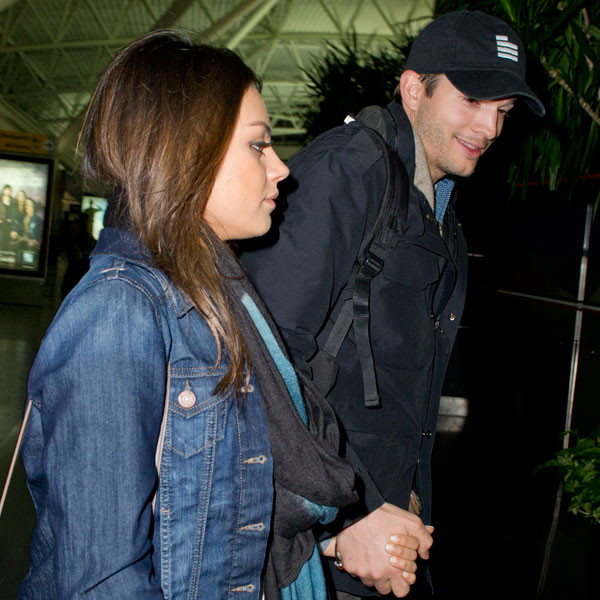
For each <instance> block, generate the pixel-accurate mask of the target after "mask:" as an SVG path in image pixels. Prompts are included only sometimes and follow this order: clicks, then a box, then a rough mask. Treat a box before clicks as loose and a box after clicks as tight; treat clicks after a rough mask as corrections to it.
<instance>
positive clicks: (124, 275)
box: [19, 229, 273, 600]
mask: <svg viewBox="0 0 600 600" xmlns="http://www.w3.org/2000/svg"><path fill="white" fill-rule="evenodd" d="M145 263H146V264H145ZM215 358H216V344H215V342H214V339H213V337H212V335H211V333H210V331H209V329H208V327H207V325H206V323H205V321H204V319H203V318H202V317H201V316H200V315H199V314H198V313H197V311H196V310H195V309H194V308H193V307H192V305H191V303H190V301H189V300H188V299H187V298H186V297H184V296H183V295H182V294H181V293H180V292H179V291H178V290H177V289H175V288H174V287H173V285H172V284H171V283H170V282H169V281H168V279H167V278H166V277H165V275H164V274H163V273H161V272H160V271H158V270H157V269H154V268H152V267H149V266H148V265H147V259H144V255H143V251H141V252H140V250H139V249H138V247H137V245H136V242H135V240H134V238H133V237H132V236H131V235H130V234H128V233H126V232H123V231H120V230H117V229H105V230H104V231H103V232H102V235H101V237H100V240H99V242H98V245H97V247H96V250H95V252H94V255H93V259H92V261H91V267H90V270H89V272H88V273H87V274H86V275H85V276H84V278H83V279H82V280H81V281H80V283H79V284H78V285H77V286H76V287H75V289H74V290H73V291H72V292H71V293H70V294H69V296H68V297H67V298H66V299H65V301H64V302H63V304H62V306H61V308H60V309H59V312H58V313H57V315H56V318H55V319H54V321H53V323H52V325H51V326H50V328H49V329H48V332H47V333H46V336H45V338H44V340H43V342H42V346H41V348H40V350H39V353H38V355H37V357H36V359H35V362H34V365H33V368H32V371H31V374H30V378H29V398H30V399H31V401H32V403H33V409H32V416H31V421H30V424H29V426H28V429H27V433H26V438H25V440H24V444H23V448H22V456H23V461H24V464H25V468H26V471H27V479H28V485H29V488H30V491H31V494H32V496H33V499H34V503H35V507H36V511H37V516H38V521H37V524H36V527H35V530H34V533H33V536H32V541H31V557H30V570H29V572H28V574H27V576H26V578H25V579H24V581H23V582H22V584H21V586H20V588H19V598H23V599H25V598H27V599H42V598H43V599H44V600H53V599H61V600H62V599H67V598H69V599H70V598H79V597H85V598H90V599H96V598H98V599H100V598H101V599H107V600H108V599H113V598H114V599H115V600H117V599H118V600H123V599H128V600H133V599H134V598H144V599H145V600H149V599H151V598H166V599H183V598H186V599H192V598H200V597H201V598H203V599H211V598H214V599H215V600H217V599H222V598H244V600H246V599H250V598H258V596H259V585H260V574H261V569H262V567H263V563H264V559H265V554H266V547H267V539H268V536H269V528H270V519H271V512H272V501H273V464H272V458H271V454H270V446H269V440H268V435H267V426H266V422H265V417H264V413H263V409H262V404H261V398H260V394H259V390H258V385H257V383H256V380H255V379H254V378H253V379H252V381H251V385H250V386H249V387H248V390H247V392H248V393H247V396H246V398H245V401H244V403H243V405H242V403H241V401H236V400H234V399H233V398H232V396H231V395H225V396H223V395H216V394H215V393H214V389H215V385H216V384H217V382H218V381H219V379H220V377H222V376H223V374H224V372H225V369H226V364H222V366H220V367H219V368H218V369H217V370H216V371H212V366H213V365H214V362H215ZM168 365H170V392H169V401H168V418H167V422H166V423H167V425H166V429H165V438H164V439H165V443H164V450H163V453H162V465H161V476H160V484H159V487H158V492H157V472H156V467H155V450H156V445H157V439H158V436H159V430H160V425H161V421H162V416H163V408H164V398H165V389H166V380H167V368H168ZM156 492H157V493H156ZM155 493H156V505H155V509H154V513H153V511H152V500H153V498H154V497H155Z"/></svg>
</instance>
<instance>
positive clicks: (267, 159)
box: [204, 86, 289, 240]
mask: <svg viewBox="0 0 600 600" xmlns="http://www.w3.org/2000/svg"><path fill="white" fill-rule="evenodd" d="M288 174H289V169H288V168H287V167H286V166H285V165H284V164H283V163H282V162H281V160H280V159H279V157H278V156H277V154H275V151H274V150H273V148H272V147H271V128H270V127H269V116H268V115H267V109H266V107H265V103H264V101H263V99H262V97H261V95H260V94H259V92H258V91H257V89H256V88H255V87H254V86H251V87H250V88H248V90H247V91H246V93H245V95H244V97H243V99H242V104H241V106H240V113H239V117H238V120H237V123H236V125H235V129H234V131H233V136H232V138H231V142H230V144H229V147H228V148H227V152H226V153H225V158H224V159H223V162H222V164H221V167H220V168H219V172H218V173H217V177H216V179H215V184H214V186H213V189H212V192H211V194H210V196H209V198H208V200H207V202H206V208H205V212H204V217H205V219H206V222H207V223H208V224H209V225H210V227H211V228H212V229H213V231H214V232H215V233H216V234H217V235H218V236H219V238H220V239H222V240H241V239H246V238H251V237H257V236H260V235H264V234H265V233H267V231H269V229H270V227H271V212H272V211H273V209H274V208H275V199H276V198H277V196H278V191H277V184H278V182H280V181H281V180H282V179H285V178H286V177H287V176H288Z"/></svg>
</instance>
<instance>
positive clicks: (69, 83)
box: [0, 0, 433, 167]
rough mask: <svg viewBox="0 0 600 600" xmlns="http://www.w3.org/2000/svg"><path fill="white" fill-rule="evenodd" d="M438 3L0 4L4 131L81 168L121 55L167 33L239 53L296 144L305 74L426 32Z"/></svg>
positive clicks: (48, 0) (45, 0) (83, 0)
mask: <svg viewBox="0 0 600 600" xmlns="http://www.w3.org/2000/svg"><path fill="white" fill-rule="evenodd" d="M432 11H433V0H431V1H424V0H0V86H1V88H0V129H3V130H12V131H25V132H33V133H42V134H46V135H50V136H53V137H55V138H56V140H57V146H58V155H59V158H60V160H61V162H63V163H64V164H65V166H67V167H70V166H72V165H73V156H74V146H75V142H76V138H77V134H78V132H79V128H80V125H81V117H82V114H83V112H84V110H85V107H86V105H87V102H88V101H89V98H90V95H91V92H92V90H93V88H94V85H95V83H96V81H97V80H98V78H99V76H100V74H101V73H102V71H103V69H104V68H105V67H106V65H107V64H108V62H109V61H110V59H111V58H112V57H113V56H114V55H115V54H116V53H117V52H118V50H119V49H120V48H122V47H123V46H124V45H126V44H127V43H129V42H130V41H131V40H133V39H134V38H136V37H138V36H140V35H142V34H144V33H146V32H148V31H151V30H153V29H157V28H160V27H175V28H178V29H181V30H183V31H185V32H187V33H188V34H189V35H190V36H191V37H192V39H194V41H197V42H205V43H211V44H215V45H219V46H225V47H228V48H231V49H233V50H235V51H236V52H237V53H239V54H240V55H241V56H242V57H243V58H244V59H245V60H246V61H247V62H248V63H249V64H250V65H251V66H252V67H253V68H254V70H255V71H256V72H257V73H258V74H259V76H260V77H261V79H262V80H263V95H264V97H265V100H266V103H267V107H268V109H269V113H270V115H271V120H272V123H273V132H274V139H275V140H276V141H277V140H283V139H285V140H288V141H290V140H291V141H292V143H293V141H294V139H299V138H300V136H301V135H302V133H303V130H302V122H301V119H300V118H299V116H298V115H299V114H301V112H302V110H303V108H304V107H305V106H306V104H307V90H306V80H305V77H304V75H303V69H306V68H307V67H309V66H310V64H311V62H312V61H314V60H315V59H316V58H318V56H319V54H320V53H323V52H324V51H325V50H326V48H327V43H328V42H329V43H333V44H336V43H339V42H340V41H342V40H344V39H347V38H348V36H349V35H351V34H352V33H353V32H354V33H355V34H356V36H357V38H358V40H359V42H360V45H361V46H362V47H365V48H375V47H377V46H380V45H385V44H388V43H389V41H390V40H394V39H397V38H398V36H400V35H402V32H403V31H404V30H405V29H406V28H407V27H408V29H409V30H411V29H412V30H418V29H420V28H421V27H422V26H423V25H424V24H425V23H426V22H427V21H428V20H429V19H430V18H431V14H432Z"/></svg>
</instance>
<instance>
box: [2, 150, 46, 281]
mask: <svg viewBox="0 0 600 600" xmlns="http://www.w3.org/2000/svg"><path fill="white" fill-rule="evenodd" d="M52 169H53V160H52V159H51V158H45V157H30V156H17V155H11V154H7V153H2V152H0V274H4V275H19V276H25V277H37V278H43V277H44V276H45V268H46V249H47V247H48V236H49V229H50V206H51V202H50V199H51V189H52Z"/></svg>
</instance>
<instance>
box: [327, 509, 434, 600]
mask: <svg viewBox="0 0 600 600" xmlns="http://www.w3.org/2000/svg"><path fill="white" fill-rule="evenodd" d="M391 532H397V533H396V534H394V537H395V541H393V542H392V543H391V544H390V534H391ZM337 542H338V552H339V554H340V556H341V558H342V561H343V565H344V570H346V571H347V572H348V573H350V574H352V575H356V576H357V577H359V578H360V579H361V581H362V582H363V583H364V584H365V585H367V586H375V588H376V589H377V591H378V592H379V593H381V594H389V593H390V592H392V593H393V594H394V595H395V596H397V597H399V598H401V597H404V596H406V595H407V594H408V592H409V591H410V585H412V584H413V583H414V582H415V580H416V577H415V575H414V573H415V571H416V569H417V565H416V562H415V561H416V554H417V552H418V554H419V556H421V558H425V559H426V558H428V557H429V548H430V547H431V544H432V543H433V539H432V538H431V535H430V532H429V531H428V530H427V528H426V527H425V526H424V525H423V522H422V521H421V519H419V517H417V516H415V515H413V514H412V513H409V512H408V511H406V510H402V509H401V508H398V507H397V506H394V505H393V504H388V503H385V504H383V505H382V506H380V507H379V508H378V509H377V510H375V511H373V512H372V513H371V514H369V515H367V516H366V517H364V518H363V519H361V520H360V521H357V522H356V523H354V524H352V525H351V526H350V527H348V528H346V529H344V530H343V531H341V532H340V533H339V534H338V536H337ZM388 544H390V546H393V547H390V552H389V554H388V553H387V552H386V546H387V545H388ZM392 559H393V560H394V561H395V562H390V561H391V560H392Z"/></svg>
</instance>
